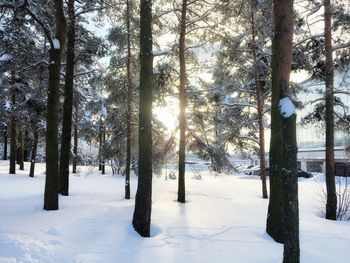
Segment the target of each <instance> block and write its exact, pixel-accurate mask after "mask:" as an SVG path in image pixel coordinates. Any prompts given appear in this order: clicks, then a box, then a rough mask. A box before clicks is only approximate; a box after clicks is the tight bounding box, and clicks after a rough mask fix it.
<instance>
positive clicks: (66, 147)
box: [60, 0, 75, 196]
mask: <svg viewBox="0 0 350 263" xmlns="http://www.w3.org/2000/svg"><path fill="white" fill-rule="evenodd" d="M74 1H75V0H69V1H68V19H69V23H68V28H67V30H68V31H67V52H66V56H67V58H66V76H65V85H64V103H63V122H62V138H61V155H60V193H61V194H62V195H64V196H67V195H68V194H69V159H70V158H69V157H70V152H71V149H70V148H71V138H72V115H73V114H72V113H73V88H74V60H75V57H74V43H75V12H74Z"/></svg>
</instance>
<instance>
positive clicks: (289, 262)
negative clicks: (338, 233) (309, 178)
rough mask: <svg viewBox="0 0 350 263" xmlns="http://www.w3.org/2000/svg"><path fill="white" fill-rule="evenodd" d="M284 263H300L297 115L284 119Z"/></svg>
mask: <svg viewBox="0 0 350 263" xmlns="http://www.w3.org/2000/svg"><path fill="white" fill-rule="evenodd" d="M282 134H283V135H282V136H283V153H282V154H283V168H282V176H283V200H284V203H283V231H284V236H283V239H284V240H283V241H284V252H283V263H299V262H300V245H299V204H298V174H297V153H298V147H297V141H296V115H295V114H293V115H292V116H291V117H289V118H283V117H282Z"/></svg>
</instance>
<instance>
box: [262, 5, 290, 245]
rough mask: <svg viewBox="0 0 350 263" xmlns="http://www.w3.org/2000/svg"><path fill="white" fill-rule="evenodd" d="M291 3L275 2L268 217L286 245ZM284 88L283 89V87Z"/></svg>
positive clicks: (271, 230)
mask: <svg viewBox="0 0 350 263" xmlns="http://www.w3.org/2000/svg"><path fill="white" fill-rule="evenodd" d="M292 8H293V1H292V0H286V1H283V0H274V23H275V29H274V31H275V34H274V38H273V41H272V61H271V68H272V73H271V78H272V91H271V140H270V200H269V207H268V215H267V225H266V231H267V233H268V234H269V235H270V236H271V237H272V238H273V239H274V240H275V241H277V242H280V243H283V240H284V236H283V219H282V217H283V184H282V165H283V158H282V148H281V145H282V144H283V139H282V122H281V117H280V109H279V101H280V99H281V97H282V90H286V89H288V85H289V75H290V65H291V53H290V52H291V48H292V40H293V39H292V38H293V31H292V27H293V23H292V16H293V14H292V10H293V9H292ZM282 86H283V88H282Z"/></svg>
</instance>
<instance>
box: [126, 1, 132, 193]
mask: <svg viewBox="0 0 350 263" xmlns="http://www.w3.org/2000/svg"><path fill="white" fill-rule="evenodd" d="M130 5H131V0H127V1H126V26H127V31H128V43H127V45H128V60H127V66H126V70H127V85H128V87H127V88H128V95H127V113H126V118H127V121H126V133H127V134H126V162H125V199H130V165H131V103H132V86H131V68H130V67H131V32H130V16H131V12H130Z"/></svg>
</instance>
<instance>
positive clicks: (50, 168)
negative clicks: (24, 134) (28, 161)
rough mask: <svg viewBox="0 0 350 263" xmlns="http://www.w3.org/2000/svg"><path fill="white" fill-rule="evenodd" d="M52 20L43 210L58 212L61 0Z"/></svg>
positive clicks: (56, 3) (63, 37)
mask: <svg viewBox="0 0 350 263" xmlns="http://www.w3.org/2000/svg"><path fill="white" fill-rule="evenodd" d="M54 18H55V26H56V39H54V40H53V41H52V42H51V43H50V45H51V49H50V64H49V88H48V97H47V116H46V123H47V124H46V180H45V194H44V209H45V210H58V103H59V86H60V69H61V56H62V53H63V50H64V45H65V42H66V19H65V16H64V11H63V1H62V0H54Z"/></svg>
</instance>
